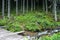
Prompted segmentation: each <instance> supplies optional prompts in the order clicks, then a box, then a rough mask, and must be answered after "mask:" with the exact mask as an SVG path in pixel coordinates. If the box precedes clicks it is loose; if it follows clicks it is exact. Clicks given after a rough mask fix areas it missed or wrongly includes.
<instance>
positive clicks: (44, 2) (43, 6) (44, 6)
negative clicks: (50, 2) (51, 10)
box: [43, 0, 45, 11]
mask: <svg viewBox="0 0 60 40" xmlns="http://www.w3.org/2000/svg"><path fill="white" fill-rule="evenodd" d="M43 11H45V2H44V0H43Z"/></svg>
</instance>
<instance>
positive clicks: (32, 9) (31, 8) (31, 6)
mask: <svg viewBox="0 0 60 40" xmlns="http://www.w3.org/2000/svg"><path fill="white" fill-rule="evenodd" d="M32 10H33V0H31V11H32Z"/></svg>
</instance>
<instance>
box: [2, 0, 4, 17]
mask: <svg viewBox="0 0 60 40" xmlns="http://www.w3.org/2000/svg"><path fill="white" fill-rule="evenodd" d="M2 17H3V18H4V0H2Z"/></svg>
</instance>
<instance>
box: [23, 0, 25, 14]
mask: <svg viewBox="0 0 60 40" xmlns="http://www.w3.org/2000/svg"><path fill="white" fill-rule="evenodd" d="M24 13H25V0H23V14H24Z"/></svg>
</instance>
